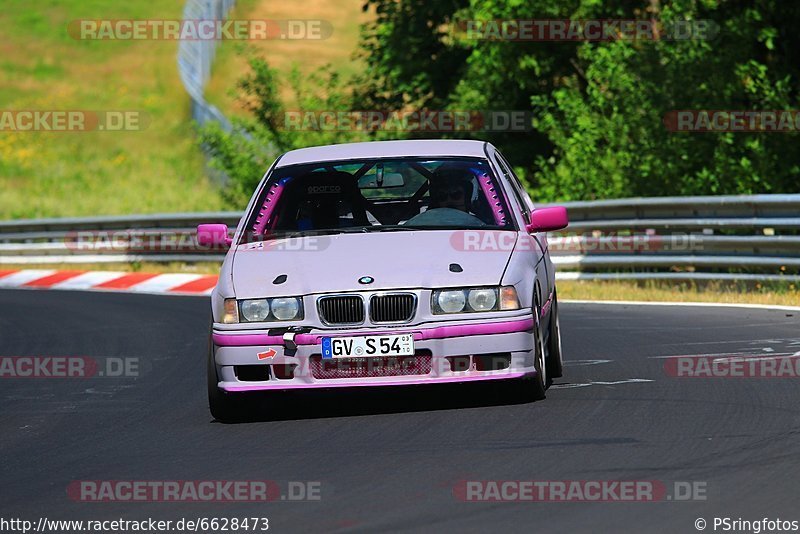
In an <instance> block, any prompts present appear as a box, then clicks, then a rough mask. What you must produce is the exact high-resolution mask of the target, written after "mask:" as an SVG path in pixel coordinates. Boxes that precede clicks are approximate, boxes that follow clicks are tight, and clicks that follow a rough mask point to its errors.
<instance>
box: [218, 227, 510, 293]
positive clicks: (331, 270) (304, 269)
mask: <svg viewBox="0 0 800 534" xmlns="http://www.w3.org/2000/svg"><path fill="white" fill-rule="evenodd" d="M465 233H469V234H472V235H471V236H470V239H471V240H472V241H470V242H473V243H474V242H489V243H497V242H498V241H500V238H502V240H503V242H504V243H506V246H503V247H489V249H488V250H476V247H465V246H463V243H464V242H465V240H464V234H465ZM499 234H505V235H503V236H500V235H499ZM516 239H517V234H515V233H514V232H507V231H506V232H501V231H490V230H483V231H472V230H470V231H452V230H426V231H404V232H372V233H357V234H338V235H330V236H314V237H302V238H294V239H278V240H271V241H266V242H260V243H250V244H247V245H240V246H238V247H237V250H236V251H235V255H234V258H233V269H232V272H233V280H232V281H233V286H234V290H235V292H236V297H237V298H257V297H264V296H272V295H276V296H277V295H287V296H288V295H305V294H310V293H329V292H338V291H363V290H383V289H393V288H416V287H424V288H435V287H448V286H450V287H452V286H481V285H497V284H499V283H500V280H501V279H502V276H503V272H504V270H505V268H506V265H507V264H508V260H509V257H510V255H511V253H512V251H513V245H514V243H516ZM468 241H469V239H468ZM467 248H470V250H466V249H467ZM451 264H457V265H458V266H460V268H461V272H453V271H451ZM452 269H454V270H455V271H458V267H455V266H453V267H452ZM281 275H285V278H286V280H285V281H284V282H282V283H275V282H276V281H277V280H276V279H279V277H281ZM362 277H371V278H372V279H374V280H373V281H372V282H371V283H369V284H361V283H359V279H361V278H362Z"/></svg>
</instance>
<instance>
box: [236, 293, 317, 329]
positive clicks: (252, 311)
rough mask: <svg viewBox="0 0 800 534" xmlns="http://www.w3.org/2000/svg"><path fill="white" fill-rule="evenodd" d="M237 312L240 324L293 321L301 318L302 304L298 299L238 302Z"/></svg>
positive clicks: (284, 298)
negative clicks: (240, 320) (240, 318)
mask: <svg viewBox="0 0 800 534" xmlns="http://www.w3.org/2000/svg"><path fill="white" fill-rule="evenodd" d="M239 312H240V315H241V317H242V322H249V323H258V322H264V321H293V320H298V319H302V318H303V303H302V301H301V300H300V299H299V298H298V297H276V298H274V299H248V300H240V301H239Z"/></svg>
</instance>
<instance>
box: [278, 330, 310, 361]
mask: <svg viewBox="0 0 800 534" xmlns="http://www.w3.org/2000/svg"><path fill="white" fill-rule="evenodd" d="M309 332H311V327H308V326H292V327H290V328H287V329H281V330H280V331H275V332H274V334H280V335H281V337H282V338H283V353H284V355H286V356H294V355H295V354H296V353H297V342H295V340H294V336H296V335H297V334H307V333H309ZM272 333H273V332H270V334H272Z"/></svg>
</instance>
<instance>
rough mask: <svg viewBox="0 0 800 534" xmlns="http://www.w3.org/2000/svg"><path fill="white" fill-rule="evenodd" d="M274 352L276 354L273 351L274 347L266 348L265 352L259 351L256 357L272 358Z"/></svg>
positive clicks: (261, 358)
mask: <svg viewBox="0 0 800 534" xmlns="http://www.w3.org/2000/svg"><path fill="white" fill-rule="evenodd" d="M276 354H278V353H277V352H276V351H275V349H267V351H266V352H259V353H258V359H259V360H266V359H269V358H272V357H273V356H275V355H276Z"/></svg>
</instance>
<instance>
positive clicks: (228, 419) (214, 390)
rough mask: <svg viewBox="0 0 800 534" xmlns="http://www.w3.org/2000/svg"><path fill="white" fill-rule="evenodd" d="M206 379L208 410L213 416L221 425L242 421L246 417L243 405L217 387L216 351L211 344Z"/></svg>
mask: <svg viewBox="0 0 800 534" xmlns="http://www.w3.org/2000/svg"><path fill="white" fill-rule="evenodd" d="M206 377H207V380H206V381H207V383H208V408H209V410H210V411H211V415H212V416H213V417H214V419H216V420H217V421H219V422H221V423H235V422H237V421H240V420H241V419H242V417H243V415H244V412H243V410H242V403H241V402H240V401H239V399H237V398H233V397H231V396H229V395H228V394H226V393H224V392H223V391H221V390H220V389H219V387H218V386H217V384H218V382H219V377H217V366H216V364H215V363H214V349H213V347H212V346H211V343H209V346H208V365H207V366H206Z"/></svg>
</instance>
